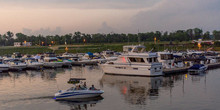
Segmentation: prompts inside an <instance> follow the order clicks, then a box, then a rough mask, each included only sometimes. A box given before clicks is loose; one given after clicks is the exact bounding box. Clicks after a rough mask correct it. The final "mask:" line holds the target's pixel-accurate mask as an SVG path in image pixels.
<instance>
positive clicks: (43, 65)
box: [0, 45, 220, 110]
mask: <svg viewBox="0 0 220 110" xmlns="http://www.w3.org/2000/svg"><path fill="white" fill-rule="evenodd" d="M145 48H146V47H145V46H143V45H127V46H123V52H115V51H110V50H107V51H103V52H101V53H91V52H88V53H80V54H72V53H67V52H66V53H63V54H60V55H56V54H55V53H45V54H37V55H21V54H20V53H18V52H15V53H14V54H13V55H11V56H9V55H7V56H3V57H1V58H0V61H1V62H2V63H1V64H0V69H1V70H2V71H1V73H0V85H2V88H1V89H0V91H2V93H0V97H1V96H2V99H1V100H0V106H1V108H2V109H3V110H7V109H15V108H16V109H17V108H18V109H24V110H26V109H27V110H28V109H29V107H32V106H39V105H41V106H42V109H43V108H44V106H52V105H53V106H55V108H52V109H55V110H58V109H59V108H62V109H106V108H105V107H106V106H116V105H117V104H118V103H119V104H122V105H123V106H121V107H122V108H126V109H128V110H132V109H137V108H138V109H143V110H144V109H147V108H150V109H160V107H159V108H157V107H158V105H156V104H154V103H156V102H157V103H158V102H159V103H162V105H163V104H164V105H163V106H165V110H166V109H167V110H168V109H169V110H170V109H178V108H179V106H176V105H174V104H173V103H175V102H173V101H172V100H176V98H179V96H178V95H177V93H179V91H182V93H181V94H182V95H183V96H185V93H186V92H187V91H189V90H185V88H187V86H189V87H190V88H191V84H194V83H195V82H197V81H200V80H204V82H205V85H202V87H203V86H205V87H206V86H207V84H206V81H207V80H209V81H212V80H213V79H215V77H214V76H213V75H216V74H217V75H219V74H218V71H219V67H220V62H219V61H220V60H219V59H220V57H219V53H217V52H207V51H193V50H191V51H189V50H187V51H186V52H172V51H171V52H170V51H167V50H164V51H162V52H152V51H146V50H145ZM209 75H211V76H212V79H206V76H209ZM190 80H191V81H190ZM215 80H216V79H215ZM4 81H5V82H4ZM189 81H190V82H189ZM6 82H7V84H8V86H6V85H4V83H6ZM179 83H181V84H180V85H181V87H180V85H179ZM185 83H186V84H185ZM176 84H177V85H176ZM199 84H200V83H199ZM175 88H176V89H177V91H178V92H177V93H176V92H175V91H176V90H173V89H175ZM194 88H195V87H193V90H195V89H194ZM203 88H204V87H203ZM198 89H201V88H200V87H199V88H198ZM7 92H9V93H7ZM189 92H190V91H189ZM200 92H202V91H200ZM167 94H169V95H168V96H170V97H167ZM191 94H194V95H195V93H191ZM200 94H203V93H200ZM173 95H174V96H175V97H176V98H174V97H173ZM203 95H204V94H203ZM164 97H166V98H165V99H169V101H168V102H169V103H167V101H165V102H164ZM191 97H192V96H191V95H190V94H187V95H186V98H187V99H179V100H180V101H186V100H187V101H188V100H192V99H190V98H191ZM198 97H199V96H198ZM198 97H196V99H197V100H199V98H198ZM115 100H117V101H115ZM202 100H203V101H204V103H205V102H207V99H202ZM27 101H28V102H30V103H31V104H28V103H27ZM43 101H45V102H47V103H46V104H45V103H43ZM155 101H156V102H155ZM192 101H193V100H192ZM214 101H216V100H214ZM112 102H114V103H112ZM196 102H197V101H193V103H194V104H197V103H196ZM23 103H26V104H25V108H23ZM33 103H34V104H33ZM107 103H110V104H107ZM177 103H178V102H177ZM185 103H186V102H185ZM178 104H180V103H178ZM8 105H10V106H8ZM162 105H161V107H162ZM169 105H171V106H173V107H174V108H170V106H169ZM194 106H195V105H194ZM200 106H201V105H198V106H197V107H198V108H200ZM214 106H216V107H218V104H214ZM121 107H116V108H115V109H122V108H121ZM46 108H47V107H46ZM112 108H114V107H109V108H107V109H112ZM189 108H190V109H191V107H190V106H189ZM202 108H207V109H209V108H210V106H203V107H202ZM36 109H41V107H37V108H36Z"/></svg>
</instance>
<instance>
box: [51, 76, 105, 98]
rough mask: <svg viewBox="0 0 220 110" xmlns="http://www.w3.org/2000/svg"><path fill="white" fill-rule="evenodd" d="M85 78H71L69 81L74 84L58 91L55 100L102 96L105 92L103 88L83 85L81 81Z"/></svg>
mask: <svg viewBox="0 0 220 110" xmlns="http://www.w3.org/2000/svg"><path fill="white" fill-rule="evenodd" d="M82 80H85V79H83V78H70V80H69V81H68V83H70V84H73V85H74V86H73V87H71V88H70V89H67V90H60V91H59V92H58V93H55V97H54V99H55V100H66V99H72V100H76V99H84V98H86V99H87V98H92V97H97V96H100V95H101V94H103V93H104V91H103V90H100V89H96V88H95V87H94V85H92V87H90V88H87V87H86V85H82V84H81V81H82ZM84 84H85V83H84Z"/></svg>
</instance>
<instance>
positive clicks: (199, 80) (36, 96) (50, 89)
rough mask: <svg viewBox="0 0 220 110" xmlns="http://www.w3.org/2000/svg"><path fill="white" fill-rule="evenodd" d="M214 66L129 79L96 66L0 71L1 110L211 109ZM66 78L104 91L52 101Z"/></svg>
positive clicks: (218, 98) (217, 78)
mask: <svg viewBox="0 0 220 110" xmlns="http://www.w3.org/2000/svg"><path fill="white" fill-rule="evenodd" d="M219 71H220V69H215V70H209V71H207V73H204V74H200V75H189V74H180V75H172V76H166V77H153V78H149V77H129V76H112V75H104V74H103V72H102V70H101V69H100V68H99V67H98V66H86V67H72V68H70V69H62V68H60V69H46V70H43V71H31V70H27V71H22V72H8V73H1V74H0V109H1V110H75V109H76V110H85V109H89V110H113V109H114V110H137V109H140V110H146V109H153V110H160V109H163V110H186V109H190V110H192V109H193V110H194V109H202V110H217V109H219V108H220V95H219V93H220V88H219V84H220V73H219ZM71 77H77V78H86V79H87V86H91V85H92V84H94V85H95V87H96V88H101V89H103V90H104V91H105V93H104V94H103V95H102V97H99V98H97V99H92V100H86V101H80V102H79V101H73V102H69V101H54V100H53V95H54V93H56V92H57V91H58V90H62V89H68V88H69V87H71V85H70V84H67V81H68V79H69V78H71Z"/></svg>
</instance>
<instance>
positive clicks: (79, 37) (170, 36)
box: [0, 28, 220, 46]
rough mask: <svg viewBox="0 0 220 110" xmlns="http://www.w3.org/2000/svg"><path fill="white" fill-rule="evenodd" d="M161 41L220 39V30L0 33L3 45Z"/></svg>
mask: <svg viewBox="0 0 220 110" xmlns="http://www.w3.org/2000/svg"><path fill="white" fill-rule="evenodd" d="M14 36H16V37H15V39H14ZM155 37H156V40H159V41H180V42H181V41H189V40H195V39H196V40H197V39H199V38H203V39H206V40H209V39H214V40H220V31H216V30H214V31H213V32H212V35H211V34H210V32H209V31H207V32H203V30H202V29H199V28H194V29H187V30H177V31H175V32H160V31H156V32H146V33H138V34H123V33H122V34H117V33H109V34H101V33H97V34H85V33H81V32H75V33H74V34H72V33H70V34H66V35H47V36H43V35H37V36H35V35H32V36H28V35H25V34H23V33H16V34H14V33H13V32H10V31H8V32H7V33H6V34H3V35H0V45H1V46H12V45H14V42H24V41H26V42H32V45H63V44H65V42H66V43H67V44H78V43H119V42H138V41H140V42H145V41H154V38H155Z"/></svg>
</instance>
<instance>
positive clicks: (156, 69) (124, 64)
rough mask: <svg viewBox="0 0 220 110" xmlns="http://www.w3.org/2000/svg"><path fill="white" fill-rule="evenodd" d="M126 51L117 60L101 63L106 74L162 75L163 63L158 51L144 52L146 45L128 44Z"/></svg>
mask: <svg viewBox="0 0 220 110" xmlns="http://www.w3.org/2000/svg"><path fill="white" fill-rule="evenodd" d="M125 48H126V49H124V51H125V52H127V53H124V54H122V55H120V56H119V57H118V59H117V60H116V61H110V62H107V63H105V64H101V67H102V69H103V71H104V73H106V74H114V75H130V76H161V75H163V73H162V70H163V68H162V64H161V63H159V62H158V59H157V57H158V56H157V53H152V52H144V50H145V47H144V46H130V47H129V46H126V47H125ZM126 50H128V51H126Z"/></svg>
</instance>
